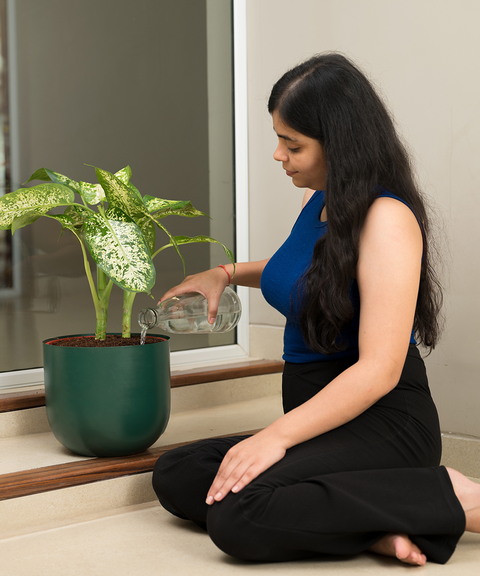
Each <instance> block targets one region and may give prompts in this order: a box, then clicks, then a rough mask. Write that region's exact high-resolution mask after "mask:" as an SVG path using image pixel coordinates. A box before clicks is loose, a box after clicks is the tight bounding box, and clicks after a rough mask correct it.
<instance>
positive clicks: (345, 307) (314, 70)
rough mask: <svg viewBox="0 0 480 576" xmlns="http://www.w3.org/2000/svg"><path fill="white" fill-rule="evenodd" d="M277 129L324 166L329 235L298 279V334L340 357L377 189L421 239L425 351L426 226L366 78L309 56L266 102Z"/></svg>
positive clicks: (428, 316) (334, 61)
mask: <svg viewBox="0 0 480 576" xmlns="http://www.w3.org/2000/svg"><path fill="white" fill-rule="evenodd" d="M268 110H269V112H270V114H272V113H273V112H274V111H276V112H277V113H278V114H279V116H280V118H281V120H282V122H284V123H285V124H286V125H287V126H289V127H290V128H293V129H294V130H296V131H297V132H300V133H301V134H304V135H305V136H308V137H310V138H315V139H316V140H318V142H320V144H321V145H322V147H323V150H324V153H325V156H326V162H327V181H326V187H325V206H326V210H327V218H328V231H327V233H326V234H325V236H323V237H322V238H320V239H319V240H318V242H317V243H316V245H315V249H314V253H313V260H312V265H311V267H310V269H309V270H308V271H307V272H306V273H305V275H304V277H303V278H302V279H301V283H300V285H301V294H302V295H303V304H302V312H301V325H302V332H303V335H304V338H305V341H306V343H307V344H308V346H309V347H310V348H311V349H313V350H315V351H318V352H321V353H323V354H330V353H332V352H336V351H338V350H341V349H343V344H342V342H341V340H340V339H339V336H340V334H341V332H342V329H343V328H345V326H346V325H348V323H349V322H350V321H351V320H352V318H353V313H354V309H353V304H352V301H351V298H350V286H351V283H352V279H353V278H354V277H355V270H356V266H357V261H358V252H359V238H360V232H361V229H362V226H363V224H364V222H365V218H366V215H367V212H368V209H369V208H370V206H371V205H372V203H373V202H374V200H375V199H376V198H377V197H378V196H379V194H380V193H381V191H382V189H385V190H388V191H389V192H392V193H393V194H395V195H397V196H399V197H400V198H402V199H403V200H404V201H405V202H406V203H407V204H408V205H409V206H410V207H411V208H412V210H413V212H414V213H415V215H416V217H417V219H418V221H419V223H420V226H421V229H422V235H423V258H422V269H421V278H420V288H419V293H418V299H417V306H416V311H415V320H414V330H415V333H416V336H417V339H418V341H419V342H420V343H422V344H423V345H424V346H426V347H427V348H430V349H432V348H434V347H435V344H436V343H437V340H438V338H439V332H440V322H439V319H440V309H441V305H442V292H441V288H440V284H439V282H438V280H437V278H436V275H435V272H434V270H433V267H432V266H431V254H430V253H431V246H430V235H429V232H430V225H429V218H428V216H427V210H426V203H425V200H424V198H423V196H422V194H421V193H420V191H419V189H418V187H417V185H416V182H415V179H414V176H413V170H412V167H411V164H410V160H409V157H408V154H407V151H406V149H405V147H404V146H403V144H402V142H401V141H400V139H399V137H398V135H397V133H396V131H395V127H394V123H393V120H392V118H391V117H390V114H389V113H388V111H387V109H386V107H385V105H384V104H383V102H382V101H381V99H380V98H379V96H378V95H377V93H376V91H375V89H374V88H373V86H372V84H371V83H370V82H369V80H368V79H367V78H366V77H365V75H364V74H363V73H362V72H361V71H360V70H359V69H358V68H357V67H356V66H354V64H353V63H352V62H350V61H349V60H348V59H347V58H345V57H344V56H342V55H341V54H336V53H326V54H320V55H317V56H314V57H313V58H310V59H309V60H307V61H306V62H304V63H302V64H300V65H298V66H296V67H295V68H293V69H292V70H289V71H288V72H286V73H285V74H284V75H283V76H282V77H281V78H280V80H278V82H276V84H275V85H274V87H273V89H272V92H271V95H270V99H269V101H268Z"/></svg>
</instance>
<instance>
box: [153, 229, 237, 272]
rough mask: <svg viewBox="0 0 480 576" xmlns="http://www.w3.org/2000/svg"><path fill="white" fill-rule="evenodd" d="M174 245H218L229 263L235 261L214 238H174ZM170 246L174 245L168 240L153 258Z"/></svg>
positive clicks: (230, 253)
mask: <svg viewBox="0 0 480 576" xmlns="http://www.w3.org/2000/svg"><path fill="white" fill-rule="evenodd" d="M173 239H174V241H175V244H176V245H177V246H181V245H182V244H196V243H201V244H203V243H211V244H219V245H220V246H221V247H222V248H223V250H224V251H225V254H226V255H227V256H228V258H229V260H230V262H231V263H232V264H233V265H235V259H234V257H233V252H232V251H231V250H230V249H228V248H227V247H226V246H225V245H224V244H222V243H221V242H219V241H218V240H215V238H211V237H210V236H193V237H190V236H174V237H173ZM170 246H174V244H172V241H171V240H170V243H169V244H165V246H162V247H161V248H159V249H158V250H157V251H156V252H155V254H154V255H153V256H156V255H157V254H158V253H159V252H161V251H162V250H164V249H165V248H170Z"/></svg>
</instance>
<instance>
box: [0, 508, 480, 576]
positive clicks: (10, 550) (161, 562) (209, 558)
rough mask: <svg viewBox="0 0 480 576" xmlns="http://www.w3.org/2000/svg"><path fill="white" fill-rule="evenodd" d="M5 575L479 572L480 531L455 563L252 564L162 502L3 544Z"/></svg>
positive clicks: (360, 559) (462, 575)
mask: <svg viewBox="0 0 480 576" xmlns="http://www.w3.org/2000/svg"><path fill="white" fill-rule="evenodd" d="M0 558H1V563H0V573H1V574H2V575H3V574H5V576H7V575H8V576H84V575H85V576H97V575H98V576H100V575H101V576H105V575H107V574H115V576H137V575H138V576H154V575H161V576H163V575H165V576H167V575H168V576H177V575H178V576H180V575H182V576H183V575H185V576H187V575H188V576H190V575H192V576H203V575H208V576H225V575H228V576H230V575H232V576H235V575H237V574H238V575H241V574H245V575H247V574H248V575H251V576H257V575H264V574H275V575H278V576H282V575H285V576H287V575H290V576H293V575H294V576H303V575H309V574H312V575H313V574H322V575H323V576H331V575H335V576H343V575H345V576H347V575H353V574H355V575H357V574H358V575H372V576H385V575H386V574H392V575H395V574H406V573H407V571H415V573H417V571H418V574H424V575H428V576H430V575H442V576H467V575H468V576H478V574H479V571H480V536H479V535H472V534H467V535H465V536H464V537H463V538H462V540H461V541H460V544H459V546H458V549H457V551H456V553H455V555H454V556H453V558H452V559H451V560H450V561H449V563H448V564H446V565H444V566H440V565H438V564H430V563H427V565H426V566H424V567H422V568H419V567H418V568H417V567H409V566H405V565H402V564H400V563H399V562H397V561H396V560H394V559H390V558H384V557H380V556H375V555H373V554H363V555H360V556H356V557H353V558H339V557H331V558H321V559H315V560H308V561H302V562H289V563H283V564H252V563H245V562H240V561H237V560H234V559H232V558H229V557H228V556H226V555H225V554H223V553H222V552H221V551H220V550H219V549H218V548H216V546H215V545H214V544H213V543H212V542H211V540H210V539H209V538H208V536H207V535H206V534H205V533H204V532H203V531H202V530H200V529H199V528H197V527H195V526H193V525H191V524H189V523H187V522H183V521H181V520H179V519H177V518H174V517H172V516H170V515H169V514H168V513H167V512H165V511H164V510H163V509H162V508H161V507H160V505H159V504H157V503H155V502H151V503H147V504H142V505H137V506H132V507H130V508H124V509H119V510H116V511H112V512H111V513H110V514H109V515H108V516H105V515H103V517H101V518H95V517H90V518H85V519H84V521H82V522H78V523H76V524H72V525H69V526H63V527H56V528H54V529H51V530H46V531H43V532H40V533H37V534H29V535H25V536H18V537H13V538H9V539H6V540H3V541H1V542H0Z"/></svg>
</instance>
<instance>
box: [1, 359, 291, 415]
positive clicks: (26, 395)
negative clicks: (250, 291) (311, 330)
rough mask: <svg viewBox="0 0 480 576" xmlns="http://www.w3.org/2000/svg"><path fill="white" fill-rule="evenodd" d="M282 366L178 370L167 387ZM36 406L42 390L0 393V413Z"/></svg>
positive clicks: (251, 363) (257, 363)
mask: <svg viewBox="0 0 480 576" xmlns="http://www.w3.org/2000/svg"><path fill="white" fill-rule="evenodd" d="M283 364H284V363H283V362H282V361H279V360H245V361H242V362H231V363H228V364H222V365H217V366H212V367H210V368H197V369H190V370H178V371H175V372H174V373H173V374H172V377H171V380H170V386H171V388H178V387H179V386H191V385H194V384H205V383H207V382H218V381H222V380H234V379H237V378H247V377H249V376H262V375H264V374H277V373H279V372H282V371H283ZM39 406H45V391H44V390H42V389H40V390H32V391H26V392H8V393H5V394H0V412H11V411H13V410H25V409H27V408H38V407H39Z"/></svg>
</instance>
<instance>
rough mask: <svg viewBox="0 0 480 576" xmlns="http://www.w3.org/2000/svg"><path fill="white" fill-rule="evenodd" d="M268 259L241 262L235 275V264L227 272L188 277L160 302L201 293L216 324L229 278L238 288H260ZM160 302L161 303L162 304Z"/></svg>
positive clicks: (220, 271) (220, 270)
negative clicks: (173, 297)
mask: <svg viewBox="0 0 480 576" xmlns="http://www.w3.org/2000/svg"><path fill="white" fill-rule="evenodd" d="M267 262H268V259H266V260H261V261H258V262H240V263H239V264H235V273H234V267H233V264H226V265H225V268H226V270H227V271H228V275H227V272H225V270H224V269H223V268H220V267H217V268H212V269H211V270H206V271H205V272H200V273H199V274H194V275H192V276H187V277H186V278H185V279H184V280H183V282H182V283H181V284H178V286H174V287H173V288H170V290H169V291H168V292H166V293H165V294H164V295H163V296H162V297H161V299H160V302H162V301H163V300H166V299H167V298H172V296H178V295H179V294H186V293H187V292H200V294H203V295H204V296H205V298H207V300H208V311H209V314H208V316H209V319H208V321H209V322H210V323H213V322H215V318H216V316H217V310H218V303H219V301H220V296H221V295H222V292H223V291H224V289H225V286H227V285H228V281H229V277H230V278H231V279H232V284H235V285H237V286H248V287H249V288H260V278H261V276H262V272H263V269H264V268H265V265H266V264H267ZM160 302H159V303H160Z"/></svg>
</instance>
